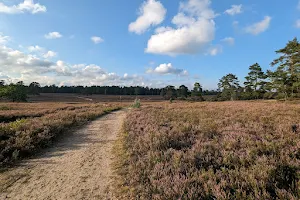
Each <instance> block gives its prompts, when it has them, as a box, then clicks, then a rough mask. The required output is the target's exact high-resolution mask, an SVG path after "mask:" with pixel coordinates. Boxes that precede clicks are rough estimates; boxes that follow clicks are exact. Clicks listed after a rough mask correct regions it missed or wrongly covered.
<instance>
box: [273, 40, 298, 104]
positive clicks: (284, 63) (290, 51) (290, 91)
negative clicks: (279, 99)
mask: <svg viewBox="0 0 300 200" xmlns="http://www.w3.org/2000/svg"><path fill="white" fill-rule="evenodd" d="M276 53H277V54H280V57H279V58H277V59H275V60H274V61H273V62H272V63H271V65H272V66H277V69H276V70H275V71H274V72H272V73H270V78H271V80H272V83H273V85H274V89H276V90H277V91H278V92H281V93H284V95H285V98H287V97H289V96H292V97H293V96H294V94H295V93H299V92H300V44H299V42H298V40H297V38H294V39H293V40H292V41H289V42H288V43H287V45H286V46H285V47H284V48H283V49H279V50H277V51H276Z"/></svg>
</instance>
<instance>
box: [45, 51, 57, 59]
mask: <svg viewBox="0 0 300 200" xmlns="http://www.w3.org/2000/svg"><path fill="white" fill-rule="evenodd" d="M56 55H57V53H56V52H54V51H47V53H45V54H44V55H43V57H44V58H53V57H55V56H56Z"/></svg>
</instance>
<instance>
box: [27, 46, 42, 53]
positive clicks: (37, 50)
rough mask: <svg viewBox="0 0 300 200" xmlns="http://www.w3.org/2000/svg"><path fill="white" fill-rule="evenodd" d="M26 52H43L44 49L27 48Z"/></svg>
mask: <svg viewBox="0 0 300 200" xmlns="http://www.w3.org/2000/svg"><path fill="white" fill-rule="evenodd" d="M28 51H30V52H41V51H44V48H42V47H40V46H38V45H36V46H29V47H28Z"/></svg>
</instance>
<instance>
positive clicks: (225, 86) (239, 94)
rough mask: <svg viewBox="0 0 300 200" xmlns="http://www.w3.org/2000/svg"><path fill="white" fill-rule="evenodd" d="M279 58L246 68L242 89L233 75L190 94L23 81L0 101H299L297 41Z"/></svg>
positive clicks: (5, 89) (2, 88)
mask: <svg viewBox="0 0 300 200" xmlns="http://www.w3.org/2000/svg"><path fill="white" fill-rule="evenodd" d="M276 53H277V54H278V55H279V56H278V58H276V59H274V60H273V62H272V63H271V66H272V67H275V70H274V71H272V70H267V71H266V72H264V71H263V70H262V68H261V66H260V65H259V64H258V63H255V64H253V65H251V66H250V67H249V73H248V75H247V76H246V77H245V82H244V83H243V86H241V85H240V81H239V79H238V77H237V76H236V75H234V74H232V73H229V74H227V75H225V76H223V77H222V78H221V79H220V80H219V83H218V89H217V90H203V89H202V86H201V84H200V83H199V82H196V83H195V84H194V88H193V89H192V90H189V89H188V87H186V86H185V85H181V86H179V87H178V88H176V87H175V86H172V85H168V86H166V87H165V88H149V87H140V86H130V87H126V86H124V87H122V86H60V87H59V86H56V85H50V86H43V87H42V86H41V85H40V84H39V83H37V82H32V83H31V84H29V85H28V86H26V85H24V83H23V82H22V81H19V82H17V83H16V84H13V83H11V84H6V83H5V81H4V80H1V81H0V99H3V98H4V99H9V100H11V101H26V99H27V95H28V94H30V95H38V94H40V93H75V94H84V95H93V94H101V95H161V96H162V97H164V98H165V99H171V100H172V99H182V100H186V99H189V100H197V101H203V100H204V98H203V96H212V98H210V99H209V100H213V101H226V100H251V99H274V98H277V99H285V100H287V99H289V98H298V97H300V43H299V41H298V40H297V38H294V39H293V40H292V41H288V43H287V44H286V46H285V47H284V48H282V49H279V50H277V51H276Z"/></svg>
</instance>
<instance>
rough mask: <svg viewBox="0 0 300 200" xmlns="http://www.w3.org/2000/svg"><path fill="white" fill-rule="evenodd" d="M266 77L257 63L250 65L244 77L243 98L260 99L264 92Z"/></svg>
mask: <svg viewBox="0 0 300 200" xmlns="http://www.w3.org/2000/svg"><path fill="white" fill-rule="evenodd" d="M266 78H267V75H266V74H265V73H264V72H263V71H262V68H261V67H260V65H259V64H258V63H255V64H254V65H251V66H250V67H249V73H248V76H246V77H245V79H246V82H244V85H245V91H244V92H245V93H246V94H245V96H246V97H247V99H258V98H262V96H263V94H264V93H265V91H266V87H265V86H266V81H265V79H266Z"/></svg>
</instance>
